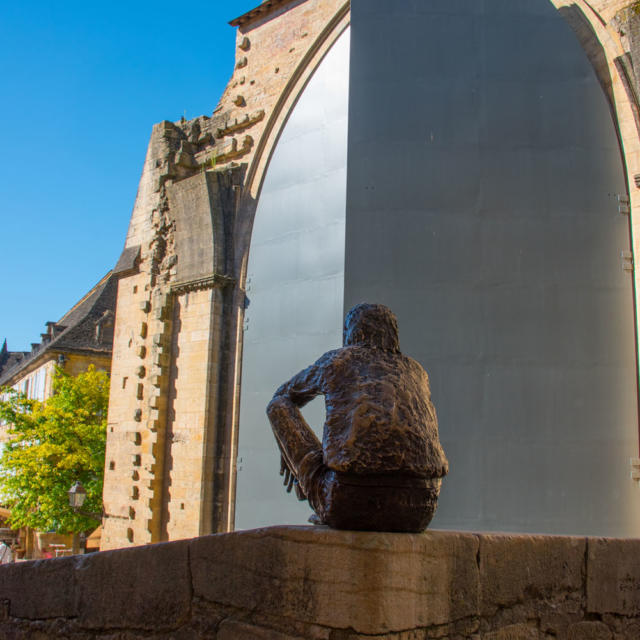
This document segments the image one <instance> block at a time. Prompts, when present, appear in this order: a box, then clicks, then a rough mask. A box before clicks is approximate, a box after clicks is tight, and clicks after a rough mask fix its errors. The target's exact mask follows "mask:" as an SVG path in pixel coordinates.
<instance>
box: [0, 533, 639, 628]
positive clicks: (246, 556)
mask: <svg viewBox="0 0 640 640" xmlns="http://www.w3.org/2000/svg"><path fill="white" fill-rule="evenodd" d="M639 558H640V540H614V539H602V538H600V539H595V538H588V539H587V538H564V537H548V536H546V537H545V536H506V535H497V534H470V533H465V534H460V533H452V532H438V531H429V532H426V533H424V534H386V533H364V532H363V533H357V532H347V531H334V530H329V529H326V528H324V527H322V528H312V527H273V528H269V529H261V530H256V531H247V532H242V533H232V534H221V535H213V536H205V537H202V538H196V539H194V540H184V541H179V542H173V543H168V544H161V545H153V546H148V547H143V548H138V549H126V550H121V551H112V552H107V553H100V554H94V555H91V556H75V557H72V558H63V559H56V560H46V561H36V562H28V563H22V564H16V565H3V566H2V567H0V603H1V605H2V606H1V607H0V636H1V637H3V638H25V639H26V638H66V639H81V638H82V639H85V638H116V637H118V638H121V637H122V638H123V637H126V638H128V639H130V640H133V639H134V638H149V637H152V638H165V639H167V640H169V638H173V639H178V638H189V639H192V638H207V639H214V638H215V639H218V640H231V639H233V640H244V639H246V640H249V639H251V640H255V639H264V640H302V639H308V640H357V639H363V640H364V638H387V639H389V640H427V639H431V638H434V639H435V638H440V639H443V640H463V639H469V640H549V639H551V638H563V639H566V640H637V638H638V637H640V560H639Z"/></svg>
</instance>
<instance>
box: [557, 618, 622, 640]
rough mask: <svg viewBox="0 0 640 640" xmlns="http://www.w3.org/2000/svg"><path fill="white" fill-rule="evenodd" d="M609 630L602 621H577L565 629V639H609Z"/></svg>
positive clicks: (610, 637) (610, 635) (610, 636)
mask: <svg viewBox="0 0 640 640" xmlns="http://www.w3.org/2000/svg"><path fill="white" fill-rule="evenodd" d="M612 637H613V636H612V634H611V630H610V629H609V627H607V625H606V624H604V623H603V622H598V621H592V622H577V623H576V624H572V625H571V626H570V627H569V629H568V631H567V640H611V639H612Z"/></svg>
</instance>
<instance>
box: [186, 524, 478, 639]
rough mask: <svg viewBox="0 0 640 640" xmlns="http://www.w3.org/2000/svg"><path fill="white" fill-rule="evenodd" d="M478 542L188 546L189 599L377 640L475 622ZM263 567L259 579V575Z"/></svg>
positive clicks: (255, 541)
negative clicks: (452, 622)
mask: <svg viewBox="0 0 640 640" xmlns="http://www.w3.org/2000/svg"><path fill="white" fill-rule="evenodd" d="M477 550H478V540H477V537H476V536H474V535H471V534H462V533H444V532H436V531H429V532H426V533H424V534H412V535H410V534H389V533H367V532H352V531H336V530H331V529H328V528H326V527H271V528H269V529H258V530H255V531H245V532H238V533H235V534H224V535H216V536H205V537H203V538H198V539H195V540H193V541H192V542H191V570H192V574H193V584H194V596H195V597H202V598H204V599H205V600H208V601H209V602H215V603H217V604H223V605H233V606H235V607H238V608H240V609H245V610H250V611H252V612H254V613H256V614H269V615H272V616H276V617H285V618H290V619H293V620H296V621H299V622H301V623H313V624H318V625H325V626H328V627H332V628H337V629H349V628H350V629H353V630H354V631H355V632H356V633H363V634H376V633H378V634H379V633H388V632H393V631H401V630H403V629H414V628H419V627H427V626H431V625H438V624H446V623H448V622H449V621H450V620H452V619H459V618H464V617H467V616H475V615H477V613H478V571H477V564H476V554H477ZM258 566H259V567H260V570H259V571H256V567H258Z"/></svg>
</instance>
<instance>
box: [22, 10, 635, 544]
mask: <svg viewBox="0 0 640 640" xmlns="http://www.w3.org/2000/svg"><path fill="white" fill-rule="evenodd" d="M553 5H555V9H556V10H557V11H558V12H559V13H560V14H561V16H562V17H563V18H565V19H566V20H567V21H568V22H569V24H570V26H571V27H572V29H573V30H574V32H575V34H576V35H577V37H578V39H579V41H580V44H581V45H582V47H583V49H584V52H586V56H588V59H589V61H590V62H591V64H592V65H593V69H594V71H595V74H596V77H597V79H598V81H599V82H600V85H601V87H602V89H603V91H604V94H605V96H606V99H607V101H608V104H609V107H610V109H611V112H612V114H613V118H614V126H615V130H616V133H617V135H618V139H619V144H620V150H621V155H622V161H623V166H624V172H625V176H626V180H627V191H626V193H623V194H620V196H619V198H618V201H617V203H618V205H617V206H619V210H620V212H621V213H622V214H623V215H628V216H629V219H630V228H631V232H632V238H633V246H632V247H631V249H630V250H629V251H626V250H625V251H624V252H623V253H622V254H621V260H622V261H623V263H624V264H623V267H624V269H626V270H627V271H630V272H632V274H633V278H634V282H635V286H636V288H637V286H638V284H640V280H639V278H640V274H639V273H638V271H637V269H636V267H635V264H634V262H633V255H635V253H636V251H637V249H638V244H637V243H638V242H639V238H640V226H639V225H640V192H639V191H638V188H639V187H640V135H639V130H640V129H639V127H640V125H639V120H638V112H639V111H638V110H639V105H640V100H639V99H638V95H639V94H638V91H639V90H640V84H639V83H638V79H637V77H636V72H635V71H634V68H637V65H638V64H640V49H638V42H640V40H638V38H639V37H640V36H638V33H640V18H639V17H638V13H637V11H636V8H635V3H633V6H632V3H629V2H626V1H624V0H596V1H591V2H586V1H583V0H571V2H568V1H565V0H553ZM350 21H351V9H350V3H349V2H345V1H344V0H266V1H265V2H262V3H261V4H260V5H259V6H257V7H256V8H255V9H254V10H253V11H250V12H248V13H247V14H245V15H243V16H241V17H239V18H237V19H236V20H234V21H232V22H231V25H232V26H233V27H235V28H236V29H237V37H236V63H235V69H234V70H233V74H232V77H231V79H230V81H229V84H228V85H227V88H226V89H225V91H224V93H223V95H222V97H221V99H220V102H219V104H218V105H217V107H216V108H215V110H214V111H213V114H212V115H211V116H201V117H198V118H195V119H193V120H190V121H185V120H182V121H180V122H175V123H174V122H167V121H165V122H162V123H160V124H157V125H155V126H154V127H153V131H152V134H151V139H150V142H149V147H148V151H147V156H146V161H145V165H144V169H143V173H142V177H141V180H140V186H139V190H138V195H137V198H136V202H135V205H134V208H133V212H132V215H131V221H130V225H129V231H128V235H127V240H126V245H125V249H124V251H123V254H122V256H121V258H120V260H119V262H118V265H117V266H116V268H115V269H114V273H115V274H116V275H117V277H118V293H117V313H116V321H115V334H114V343H113V364H112V369H111V372H112V384H111V397H110V407H109V427H108V430H109V431H108V443H107V452H106V465H105V468H106V472H105V474H106V475H105V483H104V505H105V510H106V516H105V520H104V535H103V538H102V548H103V549H110V548H116V547H122V546H127V545H140V544H146V543H152V542H159V541H162V540H173V539H178V538H184V537H191V536H197V535H202V534H206V533H210V532H221V531H229V530H232V529H233V527H234V510H235V499H236V475H237V464H238V437H239V434H238V431H239V415H238V414H239V406H240V391H241V389H240V381H241V363H242V357H243V334H244V331H245V330H246V326H245V310H246V305H247V290H248V282H247V264H248V259H249V245H250V240H251V233H252V228H253V223H254V215H255V213H256V209H257V207H258V202H259V199H260V196H261V190H262V188H263V184H264V181H265V177H266V175H267V170H268V168H269V163H270V161H271V159H272V156H273V154H274V150H275V148H276V146H277V143H278V140H279V138H280V136H281V135H282V132H283V130H284V128H285V125H286V123H287V120H288V119H289V117H290V116H291V114H292V112H293V110H294V107H295V106H296V104H297V103H298V101H299V100H300V98H301V96H302V94H303V92H304V90H305V88H306V87H307V86H308V84H309V82H310V80H311V78H312V76H313V74H314V72H315V71H316V69H318V67H319V65H320V64H321V62H322V61H323V60H324V59H325V57H326V56H327V54H328V52H329V51H330V50H331V48H332V47H333V45H334V44H335V43H336V42H337V41H338V39H339V38H340V36H341V35H343V34H344V33H345V32H346V30H347V29H348V28H349V25H350ZM381 46H382V45H381ZM451 46H452V47H454V46H455V43H452V44H451ZM396 97H397V99H398V100H401V99H402V95H398V96H396ZM569 118H570V114H569ZM398 124H399V123H398ZM432 141H433V135H432ZM379 154H380V162H381V163H385V162H387V161H394V162H395V161H398V159H397V158H395V159H394V158H393V157H391V158H387V155H386V154H387V149H380V150H379ZM636 316H637V313H636ZM34 364H35V360H34ZM34 371H35V369H34ZM291 373H294V372H293V371H292V372H291ZM631 455H633V452H631ZM620 464H621V465H622V466H626V467H627V468H626V469H625V473H627V471H628V460H627V462H620Z"/></svg>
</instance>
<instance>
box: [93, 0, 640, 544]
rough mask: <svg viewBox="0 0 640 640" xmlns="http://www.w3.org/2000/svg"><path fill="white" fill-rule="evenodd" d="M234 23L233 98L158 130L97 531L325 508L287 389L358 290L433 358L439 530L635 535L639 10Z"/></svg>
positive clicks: (263, 9) (228, 521)
mask: <svg viewBox="0 0 640 640" xmlns="http://www.w3.org/2000/svg"><path fill="white" fill-rule="evenodd" d="M231 24H232V25H233V26H234V27H236V28H237V38H236V45H237V47H236V64H235V69H234V71H233V76H232V78H231V80H230V82H229V84H228V86H227V88H226V90H225V92H224V94H223V96H222V97H221V99H220V103H219V104H218V106H217V107H216V109H215V111H214V112H213V114H212V115H211V116H210V117H207V116H202V117H199V118H196V119H194V120H190V121H180V122H177V123H172V122H163V123H160V124H158V125H156V126H154V128H153V131H152V135H151V140H150V143H149V148H148V152H147V157H146V161H145V165H144V169H143V174H142V178H141V181H140V186H139V190H138V195H137V198H136V202H135V205H134V209H133V212H132V216H131V222H130V226H129V232H128V235H127V240H126V246H125V249H124V251H123V254H122V256H121V258H120V260H119V261H118V264H117V265H116V267H115V268H114V273H115V274H116V275H117V277H118V294H117V307H116V321H115V331H114V345H113V361H112V369H111V377H112V384H111V397H110V406H109V426H108V440H107V451H106V463H105V469H106V471H105V484H104V506H105V514H106V515H105V518H104V522H103V526H104V532H103V536H102V548H103V549H108V548H117V547H122V546H128V545H139V544H146V543H152V542H159V541H163V540H173V539H178V538H184V537H192V536H197V535H203V534H206V533H212V532H223V531H230V530H233V529H234V528H251V527H257V526H263V525H268V524H276V523H287V522H290V523H304V522H305V520H306V516H307V515H308V513H307V511H308V510H307V511H305V509H304V508H303V506H302V505H298V504H295V500H294V499H293V498H292V496H290V495H286V494H284V492H283V491H282V489H281V487H279V486H278V485H279V482H278V473H277V472H278V468H279V464H278V456H277V451H276V447H275V444H274V443H272V442H271V435H270V432H269V425H268V422H267V420H266V416H265V415H264V409H265V407H266V404H267V402H268V400H269V398H270V394H271V393H273V391H274V390H275V388H276V387H277V386H278V385H279V384H280V383H281V382H283V381H284V380H286V379H288V378H289V377H290V376H291V375H292V374H294V373H295V372H296V371H297V370H299V369H301V368H303V367H305V366H307V365H308V364H310V363H311V362H312V361H313V359H315V358H316V357H319V356H320V355H321V354H322V353H323V352H324V351H327V350H328V349H331V348H335V347H337V346H339V343H340V339H341V321H342V317H343V314H344V311H346V310H347V309H348V308H349V307H350V306H352V305H353V304H355V303H357V302H362V301H369V302H381V303H384V304H388V305H389V306H391V307H392V308H393V309H394V311H395V312H396V313H397V315H398V318H399V322H400V330H401V336H403V344H402V349H403V351H404V352H405V353H407V354H408V355H412V356H413V357H415V358H416V359H418V360H419V361H420V362H421V364H423V366H424V367H425V368H426V369H427V371H428V372H429V373H430V376H431V379H432V385H433V394H434V403H435V405H436V409H437V410H438V413H439V419H440V431H441V438H442V442H443V446H444V448H445V451H446V453H447V455H448V457H449V460H450V462H451V474H450V477H449V478H448V479H447V481H446V482H445V484H444V486H443V490H442V494H441V495H442V498H441V503H440V507H439V513H438V515H437V516H436V520H434V523H433V526H435V527H441V528H458V529H471V530H481V529H485V530H487V529H493V530H512V531H530V532H543V533H575V534H590V535H637V531H638V528H639V527H640V510H639V508H638V507H637V506H635V503H636V502H637V494H636V491H637V488H636V487H635V484H634V482H633V480H632V478H631V475H632V474H633V473H636V471H635V470H634V467H633V466H630V464H629V460H630V459H635V458H637V456H638V410H637V400H638V389H637V344H636V342H637V341H636V334H637V327H636V318H637V307H636V301H635V293H634V291H635V288H636V283H637V278H638V276H637V273H636V269H635V265H634V262H633V256H634V255H635V247H636V245H635V239H637V238H638V237H639V235H638V231H639V229H638V224H639V222H638V220H639V218H638V216H639V214H638V207H639V206H640V195H639V194H638V189H639V188H640V154H639V151H640V135H639V133H638V132H639V129H638V127H639V122H640V121H639V120H638V105H639V104H640V101H639V100H638V90H639V87H640V85H639V83H638V82H637V79H636V75H635V71H634V68H635V69H637V68H638V66H637V65H638V64H640V55H638V54H640V49H638V48H637V47H638V42H639V41H640V40H638V34H640V18H639V16H638V12H637V10H636V5H635V3H629V2H628V1H627V2H620V1H611V0H601V1H599V2H598V1H596V2H593V1H592V2H590V3H587V2H582V1H581V0H575V1H572V2H568V1H564V0H554V2H549V0H510V1H509V2H502V1H499V0H486V1H485V2H481V3H479V2H477V1H475V0H460V1H456V2H452V1H451V0H446V1H444V0H443V1H440V0H430V1H429V2H422V1H421V2H412V1H410V0H406V1H404V0H403V1H402V2H394V3H393V4H392V6H390V3H388V2H383V1H382V0H353V2H351V3H349V2H344V1H343V0H267V1H265V2H262V4H260V5H259V6H258V7H256V8H255V9H254V10H253V11H250V12H249V13H247V14H245V15H243V16H240V17H239V18H237V19H236V20H234V21H232V23H231ZM634 65H635V67H634ZM405 336H406V338H405ZM322 412H323V408H322V406H321V405H319V404H318V403H317V401H316V404H315V405H314V406H311V407H310V408H309V412H308V414H306V415H307V417H308V419H309V421H310V422H311V423H312V424H313V426H314V427H317V428H318V429H319V430H321V428H322Z"/></svg>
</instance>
